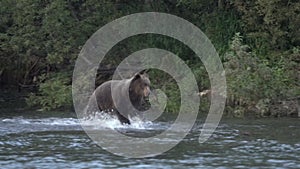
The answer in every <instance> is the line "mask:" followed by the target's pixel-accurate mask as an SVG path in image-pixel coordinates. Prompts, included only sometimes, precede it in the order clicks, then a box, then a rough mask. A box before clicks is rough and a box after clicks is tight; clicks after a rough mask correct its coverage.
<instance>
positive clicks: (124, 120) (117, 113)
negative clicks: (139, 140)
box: [115, 111, 130, 124]
mask: <svg viewBox="0 0 300 169" xmlns="http://www.w3.org/2000/svg"><path fill="white" fill-rule="evenodd" d="M115 113H116V115H117V117H118V119H119V121H120V122H121V124H130V121H129V120H128V119H127V118H126V117H124V116H123V115H121V114H120V113H119V112H118V111H115Z"/></svg>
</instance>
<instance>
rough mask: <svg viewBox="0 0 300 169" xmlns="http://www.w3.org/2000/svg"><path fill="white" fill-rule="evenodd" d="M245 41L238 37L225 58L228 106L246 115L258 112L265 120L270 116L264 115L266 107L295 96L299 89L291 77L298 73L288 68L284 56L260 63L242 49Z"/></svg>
mask: <svg viewBox="0 0 300 169" xmlns="http://www.w3.org/2000/svg"><path fill="white" fill-rule="evenodd" d="M242 39H243V37H242V36H241V35H240V33H237V34H236V35H235V36H234V38H233V40H232V42H231V45H230V51H229V52H227V53H226V55H225V57H224V58H225V59H226V62H225V69H226V74H227V85H228V96H229V106H231V107H236V108H237V109H239V110H240V109H244V110H245V111H249V110H251V109H254V108H257V109H259V110H258V111H259V112H258V113H259V114H258V115H259V116H265V115H268V113H270V112H268V111H262V108H263V107H268V106H269V105H270V104H272V103H275V102H277V101H279V100H284V99H287V98H289V97H293V96H295V94H296V93H292V92H290V91H291V90H296V89H297V85H296V82H295V79H294V77H292V76H291V75H292V74H293V73H291V72H292V71H294V70H295V69H289V68H288V67H290V64H289V63H290V61H289V60H288V59H286V58H285V57H284V56H283V54H277V55H279V56H277V57H275V58H276V59H274V60H271V59H259V58H260V57H257V56H256V54H255V52H251V51H250V48H249V46H247V45H243V40H242ZM269 57H270V58H274V56H271V55H270V56H269ZM263 58H266V57H263ZM237 112H239V114H241V112H240V111H237ZM242 114H243V113H242Z"/></svg>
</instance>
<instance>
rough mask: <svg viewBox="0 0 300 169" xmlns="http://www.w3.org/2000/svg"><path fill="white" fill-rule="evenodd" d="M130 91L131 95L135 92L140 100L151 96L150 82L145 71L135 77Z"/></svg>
mask: <svg viewBox="0 0 300 169" xmlns="http://www.w3.org/2000/svg"><path fill="white" fill-rule="evenodd" d="M129 91H130V93H131V92H133V94H134V95H136V97H138V98H145V97H148V96H149V95H150V93H151V91H150V80H149V76H148V74H147V73H146V72H145V70H143V71H141V72H139V73H136V74H135V75H134V77H133V78H132V80H131V83H130V87H129Z"/></svg>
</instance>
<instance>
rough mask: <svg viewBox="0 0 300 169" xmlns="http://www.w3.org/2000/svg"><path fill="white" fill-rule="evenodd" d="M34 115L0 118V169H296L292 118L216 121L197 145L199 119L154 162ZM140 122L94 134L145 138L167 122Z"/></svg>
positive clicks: (299, 138) (298, 146) (298, 140)
mask: <svg viewBox="0 0 300 169" xmlns="http://www.w3.org/2000/svg"><path fill="white" fill-rule="evenodd" d="M37 114H38V113H34V115H30V114H29V115H28V114H27V113H26V115H22V116H20V115H11V116H4V115H2V116H0V136H1V138H0V168H1V169H2V168H163V169H167V168H180V169H182V168H295V169H296V168H300V119H296V118H295V119H293V118H280V119H274V118H272V119H252V120H245V119H222V121H221V123H220V125H219V127H218V128H217V130H216V131H215V132H214V134H213V135H212V136H211V137H210V138H209V140H207V141H206V142H205V143H203V144H199V142H198V137H199V134H200V130H201V128H202V125H203V119H202V118H200V119H202V120H198V121H197V123H196V124H195V125H194V127H193V129H192V130H191V131H190V133H189V134H188V135H187V136H186V137H185V138H184V139H183V140H182V141H181V142H180V143H179V144H178V145H177V146H176V147H174V148H172V149H171V150H169V151H167V152H165V153H163V154H160V155H157V156H154V157H148V158H127V157H123V156H117V155H114V154H112V153H110V152H108V151H106V150H103V149H102V148H101V147H100V146H98V145H97V144H96V143H95V142H94V141H93V140H92V139H90V138H89V136H88V135H87V134H86V133H85V132H84V131H83V129H82V127H81V125H80V123H79V120H78V119H77V118H76V117H74V116H69V117H68V116H63V117H58V116H51V115H49V114H48V115H45V114H44V115H42V116H37ZM141 123H142V122H141ZM141 123H139V125H135V126H127V127H126V126H125V127H124V126H123V127H122V126H120V125H119V124H117V123H115V122H107V123H106V125H107V126H102V127H99V128H98V130H107V131H108V132H109V131H110V130H111V129H112V128H119V127H121V128H122V130H123V131H126V130H128V131H130V132H131V134H134V132H138V135H139V136H141V137H142V136H143V133H144V135H145V137H146V135H149V133H150V134H151V133H152V134H155V133H157V132H161V131H163V130H165V129H166V128H168V127H169V126H170V122H153V123H149V122H148V123H146V122H145V124H141ZM148 127H149V128H148ZM150 128H151V130H150ZM133 129H136V130H133ZM166 140H167V141H168V139H166ZM169 141H170V142H172V141H174V140H172V139H169ZM118 142H122V140H120V139H118V138H116V139H115V143H118ZM116 145H117V144H114V143H112V144H111V146H116ZM115 148H118V147H115ZM134 149H135V147H132V151H134Z"/></svg>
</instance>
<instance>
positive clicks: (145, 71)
mask: <svg viewBox="0 0 300 169" xmlns="http://www.w3.org/2000/svg"><path fill="white" fill-rule="evenodd" d="M148 72H149V69H144V70H142V71H140V72H139V74H141V75H142V74H144V73H148Z"/></svg>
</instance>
